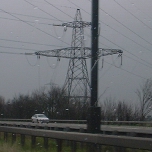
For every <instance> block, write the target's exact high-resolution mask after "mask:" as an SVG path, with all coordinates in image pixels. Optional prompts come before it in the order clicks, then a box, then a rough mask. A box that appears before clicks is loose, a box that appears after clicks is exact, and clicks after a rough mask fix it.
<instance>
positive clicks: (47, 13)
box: [23, 0, 61, 21]
mask: <svg viewBox="0 0 152 152" xmlns="http://www.w3.org/2000/svg"><path fill="white" fill-rule="evenodd" d="M23 1H25V2H26V3H28V4H30V5H32V6H33V7H37V6H36V5H34V4H32V3H30V2H29V1H27V0H23ZM37 8H38V9H39V10H40V11H42V12H43V13H45V14H47V15H49V16H51V17H53V18H54V19H56V20H58V21H61V20H59V19H58V18H56V17H54V16H53V15H51V14H49V13H48V12H46V11H44V10H43V9H41V8H39V7H37Z"/></svg>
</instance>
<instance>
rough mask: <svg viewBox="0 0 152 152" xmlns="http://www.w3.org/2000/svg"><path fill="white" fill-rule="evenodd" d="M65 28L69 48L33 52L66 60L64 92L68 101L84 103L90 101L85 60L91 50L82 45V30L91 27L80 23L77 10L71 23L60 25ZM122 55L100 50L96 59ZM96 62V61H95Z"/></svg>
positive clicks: (115, 50) (117, 50) (79, 14)
mask: <svg viewBox="0 0 152 152" xmlns="http://www.w3.org/2000/svg"><path fill="white" fill-rule="evenodd" d="M55 26H63V27H65V28H67V27H70V28H72V42H71V47H68V48H62V49H54V50H46V51H39V52H35V54H36V55H42V56H47V57H57V58H68V59H69V66H68V71H67V75H66V80H65V83H64V87H63V88H64V90H66V91H67V95H68V98H69V101H70V100H71V99H77V100H79V101H82V102H86V101H88V100H89V99H90V89H91V88H90V81H89V76H88V70H87V63H86V59H88V58H91V57H92V55H91V48H89V47H85V44H84V28H85V27H89V26H91V22H85V21H82V17H81V13H80V9H77V11H76V15H75V18H74V21H73V22H67V23H63V24H61V25H55ZM113 54H120V55H121V54H122V51H121V50H119V49H102V48H99V50H98V57H99V58H100V56H106V55H113ZM97 62H98V61H97Z"/></svg>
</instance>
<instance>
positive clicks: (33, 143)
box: [31, 136, 36, 147]
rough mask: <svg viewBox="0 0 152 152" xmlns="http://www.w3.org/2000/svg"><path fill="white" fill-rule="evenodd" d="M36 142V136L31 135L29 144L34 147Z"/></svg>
mask: <svg viewBox="0 0 152 152" xmlns="http://www.w3.org/2000/svg"><path fill="white" fill-rule="evenodd" d="M35 144H36V136H31V145H32V147H35Z"/></svg>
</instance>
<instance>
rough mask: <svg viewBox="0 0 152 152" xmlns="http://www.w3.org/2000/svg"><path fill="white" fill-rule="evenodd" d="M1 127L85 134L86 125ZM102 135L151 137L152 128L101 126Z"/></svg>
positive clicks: (12, 123)
mask: <svg viewBox="0 0 152 152" xmlns="http://www.w3.org/2000/svg"><path fill="white" fill-rule="evenodd" d="M0 125H1V126H13V127H25V128H33V129H34V128H36V129H46V128H47V129H51V130H60V131H76V132H86V129H87V125H86V124H69V123H57V122H54V123H48V124H46V123H42V124H41V123H32V122H21V121H0ZM101 133H102V134H109V135H110V134H112V135H119V136H120V135H125V136H136V137H150V138H151V137H152V127H140V126H138V127H137V126H116V125H101Z"/></svg>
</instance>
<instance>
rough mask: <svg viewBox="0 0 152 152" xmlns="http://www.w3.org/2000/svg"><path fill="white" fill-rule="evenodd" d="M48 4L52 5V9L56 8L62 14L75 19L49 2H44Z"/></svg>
mask: <svg viewBox="0 0 152 152" xmlns="http://www.w3.org/2000/svg"><path fill="white" fill-rule="evenodd" d="M44 1H45V2H46V3H47V4H49V5H51V6H52V7H54V8H56V9H57V10H59V11H60V12H62V13H64V14H66V15H67V16H69V17H70V18H73V17H72V16H70V15H69V14H67V13H65V12H64V11H62V10H60V9H59V8H57V7H56V6H54V5H53V4H51V3H50V2H48V1H47V0H44Z"/></svg>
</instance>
